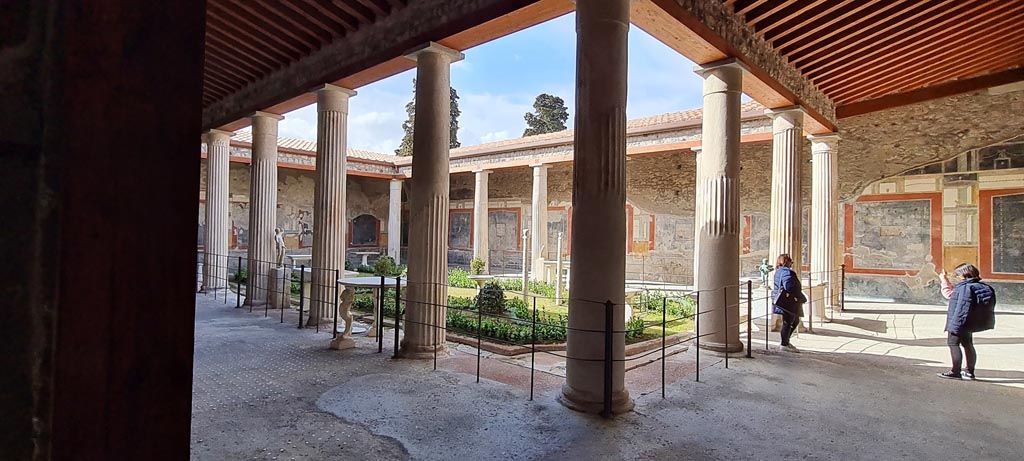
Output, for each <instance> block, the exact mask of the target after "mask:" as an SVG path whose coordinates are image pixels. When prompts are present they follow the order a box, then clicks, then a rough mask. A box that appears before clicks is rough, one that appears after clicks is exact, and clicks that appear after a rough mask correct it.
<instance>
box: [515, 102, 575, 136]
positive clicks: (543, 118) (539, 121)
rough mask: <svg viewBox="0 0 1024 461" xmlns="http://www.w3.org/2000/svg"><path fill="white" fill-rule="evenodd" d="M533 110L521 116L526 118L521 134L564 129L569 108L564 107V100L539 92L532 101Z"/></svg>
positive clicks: (529, 134) (530, 134)
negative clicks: (524, 128)
mask: <svg viewBox="0 0 1024 461" xmlns="http://www.w3.org/2000/svg"><path fill="white" fill-rule="evenodd" d="M533 109H534V111H535V112H533V113H529V112H527V113H526V115H524V116H523V118H524V119H526V130H524V131H523V136H533V135H535V134H544V133H553V132H555V131H562V130H564V129H565V122H566V120H569V109H567V108H566V107H565V101H564V100H563V99H562V98H559V97H558V96H552V95H550V94H547V93H541V94H540V95H538V96H537V99H536V100H535V101H534V102H533Z"/></svg>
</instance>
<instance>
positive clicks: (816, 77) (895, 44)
mask: <svg viewBox="0 0 1024 461" xmlns="http://www.w3.org/2000/svg"><path fill="white" fill-rule="evenodd" d="M1001 5H1002V6H997V7H995V8H992V7H991V6H990V5H986V4H984V2H983V3H978V4H975V5H973V6H972V7H970V8H968V9H966V10H962V11H960V12H959V13H958V14H956V15H954V16H952V17H948V18H945V19H943V20H941V21H939V22H936V23H932V24H931V25H928V24H922V26H923V27H924V28H923V29H909V30H908V31H907V33H905V34H901V35H899V36H897V37H898V38H895V39H894V40H893V41H890V42H886V43H880V44H878V45H876V46H873V47H869V48H867V49H866V50H864V51H865V53H864V54H860V55H858V56H856V57H849V56H848V57H846V59H844V60H843V62H841V63H839V64H837V65H834V66H829V67H824V66H822V67H818V68H816V69H810V70H807V71H806V72H805V73H804V74H805V75H807V77H808V78H810V79H811V80H812V81H813V82H814V83H815V84H816V85H818V86H819V87H820V86H824V85H828V84H829V82H831V81H834V80H836V79H838V78H842V77H843V76H844V75H848V74H850V73H853V72H855V71H856V70H857V69H858V68H863V67H872V65H874V67H877V66H878V65H879V63H884V62H888V61H887V60H889V59H891V58H893V57H895V56H899V55H905V54H906V53H907V52H911V53H919V52H920V48H918V47H921V46H926V47H927V45H926V44H927V43H932V45H935V44H945V43H946V42H947V40H946V38H944V39H943V41H941V42H937V41H935V40H934V39H933V37H932V35H930V34H929V32H935V31H938V30H940V29H944V28H945V27H947V26H950V25H953V24H960V23H961V20H962V19H963V18H967V17H972V16H974V15H991V16H988V17H989V18H991V17H993V16H996V17H1002V16H1003V15H1005V14H1006V13H1007V12H1011V13H1012V12H1013V10H1014V8H1015V7H1019V6H1020V2H1018V1H1015V0H1010V1H1007V2H1004V3H1002V4H1001ZM982 17H985V16H982ZM989 22H990V19H984V20H981V21H972V22H970V23H969V24H968V25H967V26H966V27H967V28H966V29H956V30H954V31H951V32H949V34H958V33H959V31H963V30H968V31H969V30H974V29H975V28H976V27H978V26H979V24H981V25H985V24H988V23H989Z"/></svg>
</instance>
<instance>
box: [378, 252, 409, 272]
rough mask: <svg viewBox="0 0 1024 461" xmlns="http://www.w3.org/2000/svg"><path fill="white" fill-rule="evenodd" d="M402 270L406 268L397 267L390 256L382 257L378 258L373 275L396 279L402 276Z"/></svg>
mask: <svg viewBox="0 0 1024 461" xmlns="http://www.w3.org/2000/svg"><path fill="white" fill-rule="evenodd" d="M402 270H404V268H403V267H399V266H398V265H396V264H395V260H394V259H393V258H392V257H391V256H388V255H381V256H380V257H379V258H377V262H375V263H373V275H384V276H387V277H395V276H398V275H402Z"/></svg>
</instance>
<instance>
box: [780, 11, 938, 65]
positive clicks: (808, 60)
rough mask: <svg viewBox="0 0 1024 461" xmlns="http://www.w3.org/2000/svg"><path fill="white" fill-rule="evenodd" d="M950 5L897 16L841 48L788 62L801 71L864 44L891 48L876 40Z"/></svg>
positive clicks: (845, 59) (859, 47)
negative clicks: (892, 20)
mask: <svg viewBox="0 0 1024 461" xmlns="http://www.w3.org/2000/svg"><path fill="white" fill-rule="evenodd" d="M952 4H953V2H952V1H950V0H944V1H943V2H942V4H935V5H932V6H931V7H930V8H927V9H925V10H919V11H916V12H914V13H912V14H910V15H900V16H898V19H896V20H895V21H894V22H888V23H886V22H883V23H880V24H884V25H883V26H881V27H878V28H868V29H865V32H864V33H862V34H856V35H854V36H852V37H851V38H850V39H847V40H844V41H843V42H842V43H843V45H842V46H831V47H828V48H823V49H822V52H821V53H808V54H804V55H801V56H798V57H795V58H794V59H792V60H791V61H790V62H792V63H793V64H794V65H796V66H797V67H799V68H801V69H808V68H810V67H812V66H814V65H817V64H820V63H822V62H825V61H826V60H828V59H830V58H834V57H835V56H838V55H840V54H841V53H844V52H846V51H848V50H851V49H861V50H863V48H864V46H865V45H866V44H871V43H874V46H869V47H867V50H872V49H876V48H878V47H882V46H885V47H888V46H893V45H894V44H896V42H893V41H886V42H882V41H880V40H878V37H880V36H885V34H887V33H888V32H891V31H893V30H897V29H898V28H900V27H901V26H903V25H904V24H907V23H912V22H913V21H915V20H917V19H918V18H921V17H927V16H928V15H929V14H931V13H933V12H935V11H940V10H941V8H942V6H943V5H944V6H950V5H952ZM911 27H912V28H911V29H904V30H910V31H913V30H915V29H913V25H912V26H911ZM849 62H850V59H849V57H844V64H848V63H849ZM805 72H809V70H808V71H805Z"/></svg>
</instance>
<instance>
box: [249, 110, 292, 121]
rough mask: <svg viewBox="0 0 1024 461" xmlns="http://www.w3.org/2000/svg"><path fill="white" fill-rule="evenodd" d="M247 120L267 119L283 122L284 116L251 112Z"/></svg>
mask: <svg viewBox="0 0 1024 461" xmlns="http://www.w3.org/2000/svg"><path fill="white" fill-rule="evenodd" d="M249 118H251V119H253V120H256V119H257V118H268V119H272V120H284V115H278V114H272V113H270V112H263V111H259V110H258V111H256V112H253V113H252V115H250V116H249Z"/></svg>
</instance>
